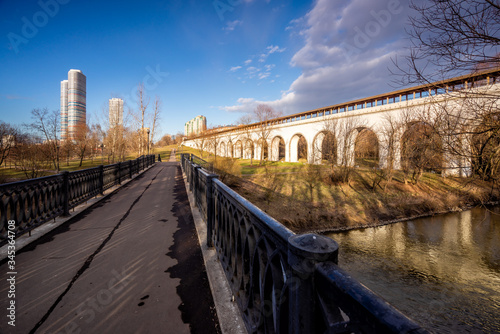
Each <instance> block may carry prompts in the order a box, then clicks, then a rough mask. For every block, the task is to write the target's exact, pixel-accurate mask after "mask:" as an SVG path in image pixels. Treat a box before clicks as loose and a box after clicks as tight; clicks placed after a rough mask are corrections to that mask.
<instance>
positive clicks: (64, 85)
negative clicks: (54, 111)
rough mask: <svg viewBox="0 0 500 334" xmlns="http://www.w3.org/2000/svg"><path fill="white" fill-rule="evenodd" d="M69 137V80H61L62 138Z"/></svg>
mask: <svg viewBox="0 0 500 334" xmlns="http://www.w3.org/2000/svg"><path fill="white" fill-rule="evenodd" d="M66 139H68V80H63V81H61V140H66Z"/></svg>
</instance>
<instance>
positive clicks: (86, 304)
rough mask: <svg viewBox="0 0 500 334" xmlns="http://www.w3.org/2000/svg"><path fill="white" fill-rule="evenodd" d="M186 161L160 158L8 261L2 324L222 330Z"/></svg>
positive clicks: (0, 287) (59, 329) (31, 328)
mask: <svg viewBox="0 0 500 334" xmlns="http://www.w3.org/2000/svg"><path fill="white" fill-rule="evenodd" d="M183 182H184V181H183V179H182V174H181V171H180V167H179V164H178V163H176V162H162V163H157V164H156V165H155V166H154V167H153V168H151V169H149V170H148V171H147V172H145V173H144V174H142V175H141V176H139V177H138V178H136V179H135V180H134V181H132V182H130V183H128V184H126V185H125V186H124V187H122V188H121V189H120V190H118V191H117V192H116V193H114V194H113V195H111V196H110V197H109V198H107V199H105V200H104V201H102V202H100V203H99V204H98V205H96V206H94V207H93V208H91V209H90V210H88V211H87V212H86V213H84V214H82V215H80V216H78V217H75V219H74V220H72V221H70V222H68V223H67V224H65V225H63V226H60V227H59V228H57V229H56V230H54V231H52V232H51V233H49V234H48V235H46V236H44V237H43V238H42V239H40V240H39V241H38V242H35V243H34V244H32V245H30V246H28V247H26V248H25V249H23V251H22V252H20V253H18V254H17V255H16V258H15V260H16V268H15V269H16V271H17V275H16V291H15V298H14V299H13V300H15V306H16V321H15V325H16V326H15V327H11V326H9V325H8V324H7V322H8V321H9V319H8V318H7V317H6V316H5V315H6V312H7V311H6V309H7V307H8V302H9V301H10V299H7V294H8V290H9V289H8V284H7V280H6V279H7V278H8V276H7V275H6V273H7V272H9V269H8V268H7V264H6V263H2V264H1V266H0V272H1V273H2V279H1V280H0V296H1V297H0V309H2V310H3V311H2V312H1V314H2V317H1V320H0V333H30V332H31V333H34V332H36V333H188V332H190V331H192V332H198V333H201V332H203V333H210V332H213V333H216V332H218V331H219V329H218V328H219V325H218V320H217V315H216V313H215V310H214V307H213V300H212V295H211V292H210V288H209V284H208V281H207V276H206V272H205V268H204V265H203V259H202V255H201V251H200V247H199V244H198V238H197V235H196V231H195V228H194V224H193V219H192V216H191V211H190V208H189V202H188V199H187V195H186V192H185V187H184V183H183Z"/></svg>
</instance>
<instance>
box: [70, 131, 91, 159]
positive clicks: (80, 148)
mask: <svg viewBox="0 0 500 334" xmlns="http://www.w3.org/2000/svg"><path fill="white" fill-rule="evenodd" d="M89 137H90V129H89V127H88V126H87V124H79V125H77V127H76V131H75V137H74V139H73V142H74V145H75V146H74V147H75V152H76V155H77V156H78V158H79V159H80V164H79V165H78V166H79V167H81V166H82V164H83V159H84V158H85V154H86V153H88V150H89V146H90V145H89V144H90V143H89Z"/></svg>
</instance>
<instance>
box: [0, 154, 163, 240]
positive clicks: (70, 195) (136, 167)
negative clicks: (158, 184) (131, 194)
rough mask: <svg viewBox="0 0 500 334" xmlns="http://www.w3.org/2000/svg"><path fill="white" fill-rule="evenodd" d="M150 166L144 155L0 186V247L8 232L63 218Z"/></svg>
mask: <svg viewBox="0 0 500 334" xmlns="http://www.w3.org/2000/svg"><path fill="white" fill-rule="evenodd" d="M154 162H155V156H154V155H148V156H142V157H139V158H137V159H135V160H129V161H125V162H119V163H117V164H113V165H107V166H99V167H94V168H88V169H83V170H79V171H74V172H63V173H61V174H58V175H53V176H46V177H40V178H36V179H30V180H26V181H20V182H13V183H6V184H2V185H0V246H1V245H3V244H5V243H6V242H7V240H8V239H7V236H8V231H9V228H10V231H11V232H14V233H15V234H16V236H20V235H22V234H24V233H27V232H29V231H31V230H32V229H34V228H35V227H37V226H40V225H41V224H43V223H45V222H47V221H49V220H51V219H54V218H56V217H57V216H61V215H63V216H67V215H69V210H70V209H71V208H74V207H76V206H77V205H79V204H81V203H83V202H85V201H87V200H89V199H90V198H92V197H95V196H97V195H99V194H102V193H103V192H104V191H105V190H106V189H109V188H111V187H112V186H114V185H117V184H120V183H121V181H123V180H126V179H129V178H132V176H133V175H134V174H137V173H139V172H140V171H141V170H143V169H145V168H146V167H148V166H150V165H152V164H154ZM9 221H11V222H12V221H14V224H9ZM9 226H10V227H9ZM12 226H14V228H12Z"/></svg>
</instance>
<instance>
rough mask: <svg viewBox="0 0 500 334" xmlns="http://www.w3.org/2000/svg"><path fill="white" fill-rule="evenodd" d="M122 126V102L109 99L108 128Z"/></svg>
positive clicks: (116, 99)
mask: <svg viewBox="0 0 500 334" xmlns="http://www.w3.org/2000/svg"><path fill="white" fill-rule="evenodd" d="M116 126H123V100H122V99H118V98H112V99H109V128H110V129H111V128H114V127H116Z"/></svg>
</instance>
